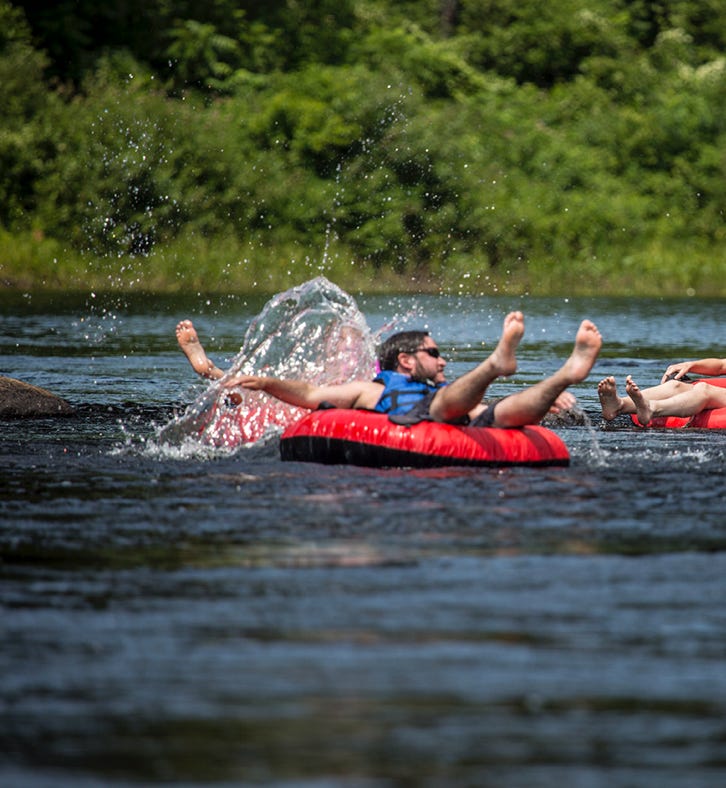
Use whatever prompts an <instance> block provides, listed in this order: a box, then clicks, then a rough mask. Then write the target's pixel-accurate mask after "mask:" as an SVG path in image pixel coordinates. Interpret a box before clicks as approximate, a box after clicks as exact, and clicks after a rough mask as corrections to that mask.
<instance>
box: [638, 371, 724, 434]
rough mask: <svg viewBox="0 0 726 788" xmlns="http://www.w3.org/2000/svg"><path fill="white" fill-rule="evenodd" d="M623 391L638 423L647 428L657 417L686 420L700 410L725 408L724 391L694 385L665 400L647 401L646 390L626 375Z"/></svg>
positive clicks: (713, 387)
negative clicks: (633, 408)
mask: <svg viewBox="0 0 726 788" xmlns="http://www.w3.org/2000/svg"><path fill="white" fill-rule="evenodd" d="M625 389H626V391H627V392H628V395H629V396H630V398H631V399H632V401H633V402H634V403H635V408H636V411H635V412H636V413H637V416H638V421H639V422H640V424H641V426H643V427H647V426H648V424H649V422H650V421H651V419H654V418H656V417H659V416H661V417H662V416H679V417H681V418H688V417H689V416H695V415H696V413H700V412H701V411H702V410H707V409H709V408H724V407H726V389H722V388H720V387H718V386H709V385H708V383H696V384H694V385H692V386H688V387H687V389H686V390H685V391H682V392H681V393H679V394H675V395H674V396H672V397H668V398H666V399H648V397H647V396H646V395H647V393H648V389H646V390H645V391H641V390H640V388H639V387H638V384H637V383H636V382H635V381H634V380H633V379H632V378H631V377H630V375H628V377H627V380H626V381H625Z"/></svg>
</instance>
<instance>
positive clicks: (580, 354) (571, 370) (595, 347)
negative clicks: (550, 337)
mask: <svg viewBox="0 0 726 788" xmlns="http://www.w3.org/2000/svg"><path fill="white" fill-rule="evenodd" d="M601 347H602V336H600V332H599V331H598V328H597V326H596V325H595V324H594V323H593V322H592V321H591V320H583V321H582V323H580V327H579V328H578V329H577V334H575V347H574V348H573V350H572V354H571V355H570V358H569V359H568V360H567V362H566V364H565V369H566V371H567V375H568V376H569V378H570V383H579V382H580V381H583V380H585V378H586V377H587V376H588V375H589V374H590V371H591V370H592V368H593V366H594V365H595V361H596V360H597V356H598V353H599V352H600V348H601Z"/></svg>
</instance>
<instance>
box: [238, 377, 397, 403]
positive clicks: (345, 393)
mask: <svg viewBox="0 0 726 788" xmlns="http://www.w3.org/2000/svg"><path fill="white" fill-rule="evenodd" d="M223 385H224V387H225V388H237V387H240V388H244V389H251V390H253V391H264V392H265V393H266V394H269V395H270V396H272V397H275V398H276V399H279V400H282V401H283V402H287V403H288V404H289V405H296V406H297V407H300V408H309V409H310V410H315V408H317V407H318V406H319V405H320V404H321V403H323V402H329V403H330V404H331V405H334V406H335V407H336V408H373V407H375V404H376V402H378V398H379V397H380V395H381V392H382V391H383V386H382V385H381V384H380V383H373V382H372V381H371V382H368V381H363V380H360V381H353V382H352V383H342V384H340V385H335V386H314V385H312V384H311V383H307V382H306V381H304V380H283V379H282V378H268V377H261V376H258V375H235V376H234V377H232V378H230V379H229V380H227V381H225V382H224V384H223Z"/></svg>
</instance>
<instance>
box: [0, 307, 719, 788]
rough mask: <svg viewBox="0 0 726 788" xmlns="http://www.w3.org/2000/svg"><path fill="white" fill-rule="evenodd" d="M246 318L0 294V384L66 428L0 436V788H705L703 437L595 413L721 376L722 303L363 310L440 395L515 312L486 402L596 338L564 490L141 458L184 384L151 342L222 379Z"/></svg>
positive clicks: (298, 466) (712, 649)
mask: <svg viewBox="0 0 726 788" xmlns="http://www.w3.org/2000/svg"><path fill="white" fill-rule="evenodd" d="M262 303H263V302H262V301H259V300H254V299H248V300H245V299H240V298H237V299H234V298H233V299H219V298H211V299H207V298H203V297H188V298H186V299H168V300H165V299H159V298H154V299H144V298H141V297H139V298H136V299H129V298H128V297H123V298H122V297H116V298H109V297H105V298H101V297H95V298H94V297H93V296H91V295H88V296H85V297H79V298H74V297H72V296H71V295H68V296H66V297H64V298H63V299H59V298H56V299H53V300H48V301H47V302H43V300H42V299H40V298H38V297H37V296H36V297H30V296H27V297H20V296H18V297H14V298H12V299H11V298H10V297H9V296H8V294H7V293H6V294H5V295H4V296H3V297H2V298H0V307H1V308H2V309H1V314H0V374H4V375H7V376H10V377H16V378H20V379H22V380H25V381H27V382H29V383H34V384H37V385H40V386H43V387H45V388H48V389H51V390H52V391H54V392H56V393H58V394H60V395H61V396H64V397H65V398H66V399H68V400H69V401H70V402H71V403H72V404H73V405H74V406H75V407H76V409H77V415H75V416H72V417H67V418H52V419H36V420H30V421H27V420H26V421H17V420H15V421H13V420H4V421H0V427H1V432H0V468H1V471H2V485H1V490H0V558H1V563H0V573H1V576H0V604H1V605H2V640H1V645H0V676H1V678H0V711H1V715H0V784H2V785H3V786H13V787H14V786H18V787H19V788H25V786H66V785H67V786H96V785H98V786H108V785H134V786H139V785H150V784H161V783H164V784H175V785H207V784H209V785H247V784H250V785H252V784H264V785H279V786H298V785H303V786H316V787H317V786H339V785H341V786H394V785H396V786H398V785H406V786H413V785H417V786H418V785H422V786H445V785H446V786H448V785H455V786H505V787H509V786H515V787H517V786H522V788H525V787H529V786H558V787H559V786H588V787H589V786H597V787H599V786H658V787H659V788H660V787H661V786H666V787H667V786H689V787H690V786H709V788H710V787H711V786H717V785H726V607H725V605H724V603H725V601H726V517H724V498H723V482H724V470H725V468H726V456H725V452H726V433H724V432H723V431H721V432H719V431H710V432H709V431H693V430H690V431H689V430H681V431H663V430H660V431H659V430H649V431H643V430H639V429H636V428H634V427H633V426H632V425H631V423H630V422H629V420H626V419H624V418H622V419H619V420H616V422H614V423H613V424H612V425H611V426H608V427H607V428H605V426H604V425H603V423H602V421H601V419H600V416H599V408H598V403H597V394H596V390H595V387H596V384H597V381H598V380H599V379H600V378H601V377H604V376H605V375H607V374H614V375H615V376H616V377H617V378H618V380H619V381H620V382H621V383H622V381H623V380H624V377H625V375H626V374H627V373H629V372H632V373H633V375H634V376H635V378H636V379H637V380H638V382H639V383H640V384H641V385H650V384H654V383H656V382H658V381H659V380H660V376H661V374H662V371H663V369H664V368H665V366H666V365H667V363H669V362H671V361H677V360H682V359H687V358H694V357H700V356H704V355H719V356H722V355H724V354H725V351H724V347H723V344H717V345H714V344H713V341H714V339H716V341H717V342H718V341H720V340H721V339H722V337H723V323H724V315H725V307H726V303H724V302H723V301H703V300H697V299H694V298H692V299H689V300H685V299H684V300H676V301H661V300H617V299H538V298H522V299H513V298H512V299H508V298H495V297H492V298H484V297H482V298H477V297H471V298H456V297H433V296H432V297H417V298H410V297H406V298H381V297H378V298H359V299H358V304H359V306H360V308H361V309H362V311H363V312H364V314H365V315H366V318H367V320H368V322H369V325H370V326H371V327H372V328H373V329H375V330H377V329H379V328H380V327H382V326H383V325H384V324H386V323H387V322H388V321H389V320H391V318H393V317H395V316H396V315H402V314H404V313H405V312H407V311H408V310H409V309H413V310H414V311H415V312H416V313H418V314H423V315H426V316H427V318H426V321H425V322H426V324H427V326H428V327H429V328H430V329H431V330H432V332H433V334H434V336H435V338H436V339H437V340H438V342H439V344H440V346H441V347H442V349H444V350H445V351H446V352H447V354H448V355H449V357H450V358H451V362H450V365H449V369H448V372H449V376H450V377H455V376H456V375H458V374H460V373H461V372H462V371H464V370H465V369H468V368H469V367H470V366H471V365H472V364H473V363H474V362H475V361H477V360H479V359H481V357H482V352H483V351H482V346H481V343H482V341H485V342H486V347H487V348H491V347H493V345H494V344H495V343H496V340H497V337H498V333H499V328H500V326H501V321H502V317H503V315H504V314H505V312H506V311H508V310H509V309H511V308H522V309H523V310H524V312H525V314H526V316H527V334H526V336H525V339H524V341H523V344H522V345H521V347H520V352H519V359H520V369H519V371H518V372H517V374H516V375H514V376H513V378H512V379H510V380H507V381H502V382H499V383H497V384H496V385H495V386H494V387H493V392H494V393H496V394H501V393H506V392H507V391H510V390H512V389H513V388H515V387H518V386H521V385H523V384H527V383H531V382H533V381H536V380H538V379H540V378H541V377H542V376H543V375H546V374H549V373H550V372H552V371H553V370H554V369H555V368H556V367H557V366H558V365H559V364H560V362H561V361H562V360H563V359H564V358H565V357H566V355H567V354H568V353H569V351H570V347H571V342H572V337H573V336H574V332H575V329H576V327H577V325H578V324H579V322H580V320H581V319H582V318H583V317H589V318H591V319H593V320H594V321H595V322H596V323H597V324H598V327H599V328H600V330H601V332H602V334H603V337H604V340H605V345H604V348H603V352H602V354H601V356H600V359H599V360H598V363H597V365H596V367H595V370H594V371H593V373H592V375H591V376H590V378H589V379H588V380H587V381H586V382H585V383H584V384H582V385H580V386H578V387H576V388H575V389H574V393H575V394H576V395H577V397H578V400H579V403H580V405H581V407H582V408H583V409H584V410H585V412H586V413H587V414H588V417H589V420H590V422H591V425H590V426H577V427H558V428H556V429H557V431H558V433H559V434H560V435H561V437H562V438H563V439H564V441H565V442H566V444H567V445H568V447H569V449H570V452H571V456H572V463H571V465H570V467H568V468H555V469H534V468H513V469H431V470H417V471H411V470H405V469H399V470H375V469H365V468H353V467H332V466H320V465H314V464H302V463H283V462H281V461H280V459H279V455H278V448H277V442H276V441H275V440H270V441H267V442H265V443H263V444H262V445H259V444H258V445H255V446H251V447H246V448H242V449H240V450H238V451H236V452H232V453H230V452H228V451H221V450H214V449H210V448H208V447H203V446H197V447H196V448H194V447H189V446H185V447H183V448H182V447H171V446H166V445H164V444H163V443H160V442H159V440H158V438H157V431H158V429H159V428H160V427H161V426H163V425H164V424H166V423H168V422H169V421H170V419H171V418H172V416H173V414H174V413H176V412H178V411H179V410H180V409H183V407H184V406H185V405H186V404H188V403H189V402H191V401H193V400H194V398H195V397H197V396H198V395H199V394H200V392H202V391H203V390H204V387H205V384H204V383H203V382H201V381H198V380H197V379H196V378H195V376H194V375H193V373H192V372H191V370H190V368H189V367H188V365H187V363H186V361H185V359H184V357H183V356H182V354H181V353H180V352H179V351H178V350H177V348H176V342H175V339H174V327H175V325H176V322H177V321H178V320H179V319H181V318H184V317H191V318H192V319H194V321H195V324H196V325H197V327H198V329H199V331H200V335H201V336H202V338H203V339H204V341H205V344H206V346H207V349H208V351H209V352H210V354H211V355H212V356H213V357H214V358H215V359H216V360H217V361H218V363H219V364H220V365H221V366H224V365H225V364H228V363H229V362H230V360H231V359H232V358H233V357H234V356H235V354H236V352H237V350H238V349H239V347H240V344H241V338H242V335H243V333H244V330H245V328H246V327H247V325H248V324H249V322H250V320H251V319H252V317H253V316H254V315H255V314H256V313H257V312H258V311H259V309H260V308H261V306H262ZM419 322H424V321H419ZM414 323H415V321H414Z"/></svg>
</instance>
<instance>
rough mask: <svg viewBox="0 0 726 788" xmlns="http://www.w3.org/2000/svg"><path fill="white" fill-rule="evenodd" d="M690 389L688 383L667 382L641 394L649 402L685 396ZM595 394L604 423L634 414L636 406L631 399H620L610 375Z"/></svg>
mask: <svg viewBox="0 0 726 788" xmlns="http://www.w3.org/2000/svg"><path fill="white" fill-rule="evenodd" d="M626 388H627V387H626ZM691 388H693V387H692V385H691V384H690V383H684V382H683V381H682V380H669V381H668V382H667V383H662V384H660V385H658V386H652V387H651V388H648V389H644V390H643V391H642V392H641V394H642V395H643V396H644V397H645V398H646V399H649V400H662V399H668V398H669V397H673V396H675V395H676V394H685V393H687V392H688V391H689V390H690V389H691ZM597 393H598V396H599V397H600V407H601V408H602V415H603V418H604V419H605V420H606V421H612V419H614V418H615V417H616V416H620V415H621V414H624V413H625V414H629V413H635V412H636V406H635V403H634V402H633V400H632V399H631V397H629V396H626V397H621V396H620V395H619V394H618V391H617V386H616V384H615V378H614V377H613V376H612V375H610V377H607V378H603V380H601V381H600V382H599V383H598V384H597Z"/></svg>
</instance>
